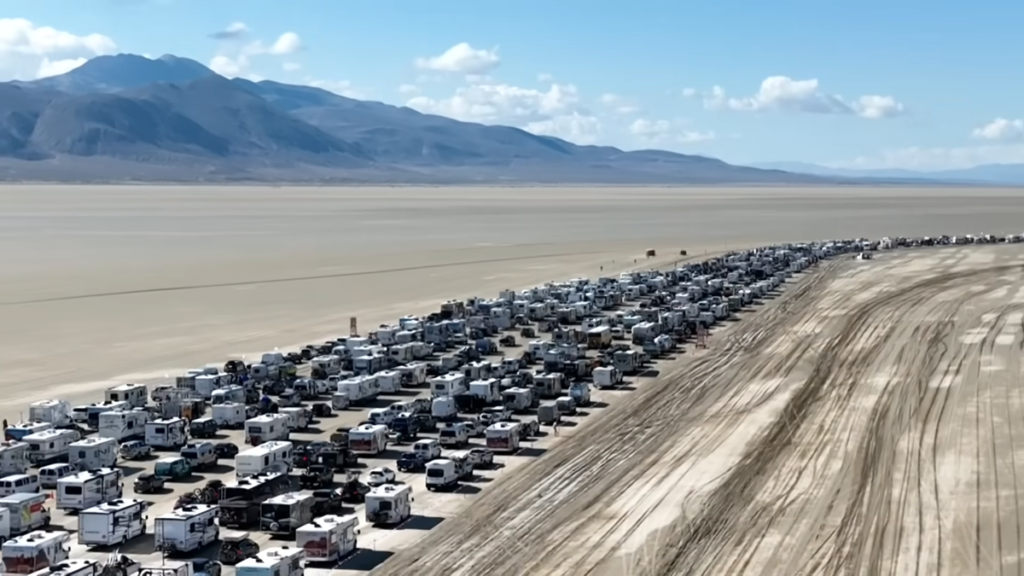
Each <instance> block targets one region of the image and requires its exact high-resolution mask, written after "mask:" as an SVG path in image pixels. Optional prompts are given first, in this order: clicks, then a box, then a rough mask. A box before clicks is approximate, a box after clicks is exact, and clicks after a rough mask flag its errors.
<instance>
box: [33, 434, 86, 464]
mask: <svg viewBox="0 0 1024 576" xmlns="http://www.w3.org/2000/svg"><path fill="white" fill-rule="evenodd" d="M80 437H81V436H80V435H79V434H78V432H76V431H74V430H56V429H53V430H43V431H42V432H36V433H35V434H29V435H28V436H25V437H23V438H22V439H21V441H22V442H25V443H26V444H28V461H29V462H31V463H32V464H33V465H34V466H45V465H47V464H52V463H54V462H67V460H68V447H69V446H71V443H72V442H75V441H77V440H78V439H79V438H80Z"/></svg>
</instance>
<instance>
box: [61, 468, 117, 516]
mask: <svg viewBox="0 0 1024 576" xmlns="http://www.w3.org/2000/svg"><path fill="white" fill-rule="evenodd" d="M121 480H122V475H121V471H120V470H118V469H116V468H100V469H98V470H89V471H87V472H79V473H78V474H72V475H71V476H65V477H64V478H61V479H60V480H57V509H58V510H85V509H86V508H92V507H93V506H97V505H99V504H102V503H104V502H110V501H111V500H116V499H117V498H120V497H121V494H122V492H123V491H124V485H123V484H122V482H121Z"/></svg>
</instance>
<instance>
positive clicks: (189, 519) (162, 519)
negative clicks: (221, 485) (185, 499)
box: [153, 504, 219, 554]
mask: <svg viewBox="0 0 1024 576" xmlns="http://www.w3.org/2000/svg"><path fill="white" fill-rule="evenodd" d="M216 519H217V507H216V506H210V505H206V504H190V505H188V506H183V507H181V508H178V509H177V510H174V511H172V512H168V513H167V514H161V515H160V516H157V517H156V519H155V520H154V524H153V536H154V540H155V548H156V550H159V551H161V552H164V553H167V554H188V553H191V552H195V551H196V550H199V549H200V548H202V547H203V546H206V545H207V544H212V543H213V542H215V541H216V540H217V536H218V535H219V529H218V527H217V523H216Z"/></svg>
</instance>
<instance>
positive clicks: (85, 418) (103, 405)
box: [71, 400, 132, 429]
mask: <svg viewBox="0 0 1024 576" xmlns="http://www.w3.org/2000/svg"><path fill="white" fill-rule="evenodd" d="M131 409H132V406H131V404H129V403H127V402H125V401H124V400H118V401H116V402H114V401H110V400H107V401H104V402H98V403H95V404H87V405H85V406H76V407H74V408H72V409H71V418H72V419H74V420H75V421H76V422H78V423H79V424H83V425H86V426H89V427H90V428H92V429H96V428H97V427H98V426H99V418H100V414H102V413H104V412H110V411H111V410H131Z"/></svg>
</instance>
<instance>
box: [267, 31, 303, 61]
mask: <svg viewBox="0 0 1024 576" xmlns="http://www.w3.org/2000/svg"><path fill="white" fill-rule="evenodd" d="M299 50H302V39H301V38H299V35H298V34H296V33H295V32H285V33H284V34H281V35H280V36H278V38H277V40H276V41H274V43H273V44H272V45H270V47H269V48H267V49H266V53H267V54H273V55H275V56H286V55H288V54H294V53H296V52H298V51H299Z"/></svg>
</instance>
